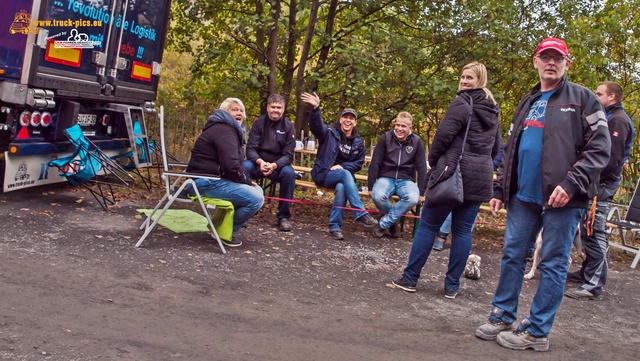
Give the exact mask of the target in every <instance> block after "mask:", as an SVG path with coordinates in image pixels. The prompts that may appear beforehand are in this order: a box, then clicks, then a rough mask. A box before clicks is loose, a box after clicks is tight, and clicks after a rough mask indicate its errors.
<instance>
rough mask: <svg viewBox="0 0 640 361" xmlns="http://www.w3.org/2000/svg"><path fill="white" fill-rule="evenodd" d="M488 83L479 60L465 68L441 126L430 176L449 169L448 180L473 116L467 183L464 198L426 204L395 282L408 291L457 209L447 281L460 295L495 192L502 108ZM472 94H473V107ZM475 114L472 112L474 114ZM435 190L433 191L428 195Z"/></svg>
mask: <svg viewBox="0 0 640 361" xmlns="http://www.w3.org/2000/svg"><path fill="white" fill-rule="evenodd" d="M486 86H487V70H486V68H485V66H484V65H483V64H481V63H478V62H472V63H470V64H467V65H466V66H465V67H464V68H462V73H461V75H460V83H459V86H458V97H456V98H455V99H454V100H453V102H451V104H450V105H449V108H448V109H447V112H446V113H445V115H444V118H443V119H442V122H440V125H439V126H438V130H437V131H436V135H435V137H434V138H433V142H432V144H431V149H430V151H429V165H430V166H431V170H430V172H429V175H430V178H431V177H434V176H436V177H437V176H438V175H440V174H441V173H443V172H444V175H443V176H442V177H441V179H442V180H444V179H447V178H448V177H450V176H451V175H452V174H453V171H454V170H455V168H456V162H457V160H458V158H459V157H460V153H461V150H462V145H463V139H464V134H465V130H466V127H467V122H468V121H469V119H470V120H471V125H470V127H469V134H468V136H467V141H466V144H465V151H464V153H463V156H462V159H461V160H460V170H461V172H462V181H463V188H464V202H463V203H462V204H451V205H445V206H441V207H435V208H428V207H424V208H423V210H422V215H421V217H420V224H419V225H418V229H417V231H416V233H415V236H414V238H413V246H412V247H411V253H410V255H409V262H408V264H407V267H406V268H405V269H404V273H403V275H402V277H400V278H398V279H396V280H393V284H394V285H396V286H397V287H399V288H400V289H403V290H405V291H407V292H415V291H416V283H417V282H418V278H419V277H420V272H421V271H422V267H424V265H425V263H426V262H427V259H428V258H429V254H430V253H431V249H432V247H433V241H434V239H435V236H436V233H437V232H438V230H439V229H440V226H441V225H442V223H443V222H444V220H445V219H446V218H447V215H448V214H449V212H451V213H452V233H453V235H452V240H451V251H450V254H449V268H448V270H447V275H446V278H445V281H444V294H445V297H447V298H455V297H456V295H457V293H458V289H459V288H460V276H461V275H462V272H463V271H464V266H465V264H466V261H467V257H468V256H469V251H470V250H471V228H472V226H473V223H474V221H475V218H476V215H477V214H478V210H479V208H480V204H481V203H482V202H488V201H489V200H490V199H491V196H492V195H493V189H492V183H493V164H492V159H493V157H494V156H495V155H496V154H497V153H498V147H499V144H500V143H499V141H498V137H499V136H500V133H499V128H500V121H499V119H498V113H499V112H500V108H499V107H498V104H497V103H496V101H495V99H494V98H493V95H492V94H491V91H489V89H487V88H486ZM470 99H473V109H471V102H470ZM470 113H472V115H471V117H469V114H470ZM428 194H429V190H427V196H428Z"/></svg>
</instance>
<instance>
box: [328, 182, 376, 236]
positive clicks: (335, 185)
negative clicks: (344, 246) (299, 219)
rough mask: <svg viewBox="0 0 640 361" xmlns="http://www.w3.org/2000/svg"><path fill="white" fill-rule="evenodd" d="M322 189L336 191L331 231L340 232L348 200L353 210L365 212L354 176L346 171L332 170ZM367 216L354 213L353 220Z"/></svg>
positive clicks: (330, 223) (361, 213)
mask: <svg viewBox="0 0 640 361" xmlns="http://www.w3.org/2000/svg"><path fill="white" fill-rule="evenodd" d="M320 186H321V187H325V188H331V189H335V193H336V195H335V197H334V198H333V207H332V208H331V214H330V215H329V231H330V232H333V231H339V230H340V228H342V223H343V222H344V210H343V209H342V208H337V207H344V206H346V205H347V200H349V203H350V204H351V208H358V209H362V210H364V209H365V208H364V203H362V201H361V200H360V195H359V194H358V186H357V185H356V180H355V178H354V177H353V174H351V172H349V171H348V170H346V169H336V170H330V171H329V173H327V177H326V178H325V179H324V183H322V184H321V185H320ZM365 214H367V212H364V211H353V218H355V219H358V218H360V217H362V216H364V215H365Z"/></svg>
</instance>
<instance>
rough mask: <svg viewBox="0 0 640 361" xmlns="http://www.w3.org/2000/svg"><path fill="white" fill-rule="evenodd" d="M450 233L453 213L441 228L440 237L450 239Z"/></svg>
mask: <svg viewBox="0 0 640 361" xmlns="http://www.w3.org/2000/svg"><path fill="white" fill-rule="evenodd" d="M449 233H451V213H449V215H448V216H447V219H445V220H444V223H442V226H440V230H439V231H438V237H440V238H442V239H447V237H449Z"/></svg>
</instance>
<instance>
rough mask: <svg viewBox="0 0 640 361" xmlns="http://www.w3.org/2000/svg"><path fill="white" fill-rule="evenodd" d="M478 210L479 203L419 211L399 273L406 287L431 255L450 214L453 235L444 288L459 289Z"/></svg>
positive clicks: (418, 275)
mask: <svg viewBox="0 0 640 361" xmlns="http://www.w3.org/2000/svg"><path fill="white" fill-rule="evenodd" d="M479 209H480V202H463V203H462V204H459V205H455V206H449V205H447V206H442V207H436V208H427V207H424V208H422V215H421V216H420V223H419V225H418V230H417V231H416V234H415V236H414V237H413V245H412V246H411V253H410V254H409V262H408V264H407V267H406V268H405V269H404V274H403V275H404V278H405V279H406V280H407V282H409V284H412V285H415V284H416V283H417V282H418V278H420V272H421V271H422V268H423V267H424V265H425V264H426V263H427V259H428V258H429V254H430V253H431V249H432V247H433V241H434V239H435V237H436V233H437V232H438V230H439V229H440V226H441V225H442V223H443V222H444V220H445V219H446V218H447V215H448V214H449V213H451V216H452V228H451V229H452V231H453V236H452V238H451V251H450V253H449V267H448V270H447V275H446V277H445V279H444V287H445V288H446V289H448V290H458V289H459V288H460V276H462V272H464V266H465V265H466V264H467V258H469V251H470V250H471V227H472V226H473V222H474V221H475V219H476V215H477V214H478V210H479Z"/></svg>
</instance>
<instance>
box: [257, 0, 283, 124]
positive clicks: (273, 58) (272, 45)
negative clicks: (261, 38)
mask: <svg viewBox="0 0 640 361" xmlns="http://www.w3.org/2000/svg"><path fill="white" fill-rule="evenodd" d="M271 6H272V7H273V10H271V27H270V29H269V45H268V50H267V51H268V52H267V63H268V64H269V81H268V84H267V89H268V90H269V95H271V94H274V93H277V91H278V83H277V79H278V67H277V65H278V25H279V24H278V23H279V21H280V12H281V11H282V8H281V6H280V0H272V5H271ZM264 102H265V107H264V109H262V111H263V112H264V111H266V99H264Z"/></svg>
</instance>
